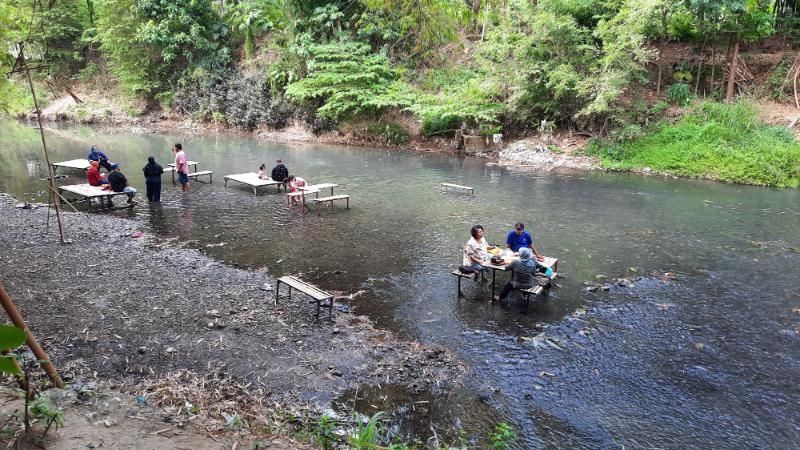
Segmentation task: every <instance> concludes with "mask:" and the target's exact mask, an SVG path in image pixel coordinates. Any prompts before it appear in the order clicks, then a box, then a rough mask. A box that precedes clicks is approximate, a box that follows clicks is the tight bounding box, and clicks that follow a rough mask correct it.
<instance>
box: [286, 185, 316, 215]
mask: <svg viewBox="0 0 800 450" xmlns="http://www.w3.org/2000/svg"><path fill="white" fill-rule="evenodd" d="M307 194H316V195H319V191H306V190H302V191H297V192H287V193H286V206H291V204H292V199H295V198H298V197H299V198H300V203H301V204H302V205H303V212H305V210H306V209H308V210H311V208H309V207H308V205H307V204H306V195H307Z"/></svg>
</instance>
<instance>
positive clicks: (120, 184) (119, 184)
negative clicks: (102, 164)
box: [108, 164, 137, 205]
mask: <svg viewBox="0 0 800 450" xmlns="http://www.w3.org/2000/svg"><path fill="white" fill-rule="evenodd" d="M108 184H109V185H111V190H112V191H114V192H124V193H126V194H128V204H130V205H135V204H136V203H137V202H136V201H135V200H134V199H133V196H134V195H136V189H134V188H132V187H130V186H128V179H127V178H125V175H123V174H122V172H120V171H119V164H111V173H109V174H108Z"/></svg>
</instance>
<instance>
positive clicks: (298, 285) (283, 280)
mask: <svg viewBox="0 0 800 450" xmlns="http://www.w3.org/2000/svg"><path fill="white" fill-rule="evenodd" d="M281 284H285V285H287V286H289V294H288V295H287V298H289V299H290V300H291V298H292V289H297V290H298V291H300V292H302V293H304V294H306V295H308V296H309V297H311V298H313V299H314V300H315V301H316V302H317V319H318V320H319V309H320V305H321V304H322V301H323V300H328V319H331V318H332V317H333V294H331V293H328V292H325V291H323V290H321V289H319V288H318V287H316V286H314V285H312V284H309V283H306V282H305V281H303V280H301V279H299V278H297V277H291V276H286V277H280V278H278V281H277V284H276V286H275V305H276V306H277V305H278V297H279V296H280V295H279V294H280V290H281Z"/></svg>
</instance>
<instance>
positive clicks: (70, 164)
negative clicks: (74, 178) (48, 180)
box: [52, 159, 91, 173]
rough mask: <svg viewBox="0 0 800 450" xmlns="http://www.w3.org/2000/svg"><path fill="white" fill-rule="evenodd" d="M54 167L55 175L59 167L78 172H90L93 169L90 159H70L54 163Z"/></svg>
mask: <svg viewBox="0 0 800 450" xmlns="http://www.w3.org/2000/svg"><path fill="white" fill-rule="evenodd" d="M52 165H53V173H56V170H58V168H59V167H66V168H69V169H78V170H88V169H89V167H91V164H90V163H89V160H88V159H70V160H69V161H61V162H54V163H53V164H52Z"/></svg>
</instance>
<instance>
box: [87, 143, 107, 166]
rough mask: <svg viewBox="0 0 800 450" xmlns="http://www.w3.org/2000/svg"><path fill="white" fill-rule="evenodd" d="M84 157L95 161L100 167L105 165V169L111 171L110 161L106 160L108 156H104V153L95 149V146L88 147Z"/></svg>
mask: <svg viewBox="0 0 800 450" xmlns="http://www.w3.org/2000/svg"><path fill="white" fill-rule="evenodd" d="M86 159H88V160H89V161H97V162H98V163H99V164H100V165H101V166H102V167H105V168H106V170H107V171H109V172H111V161H109V160H108V156H106V154H105V153H103V152H102V151H101V150H98V149H97V146H95V145H93V146H92V147H91V148H90V149H89V153H88V154H87V155H86Z"/></svg>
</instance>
